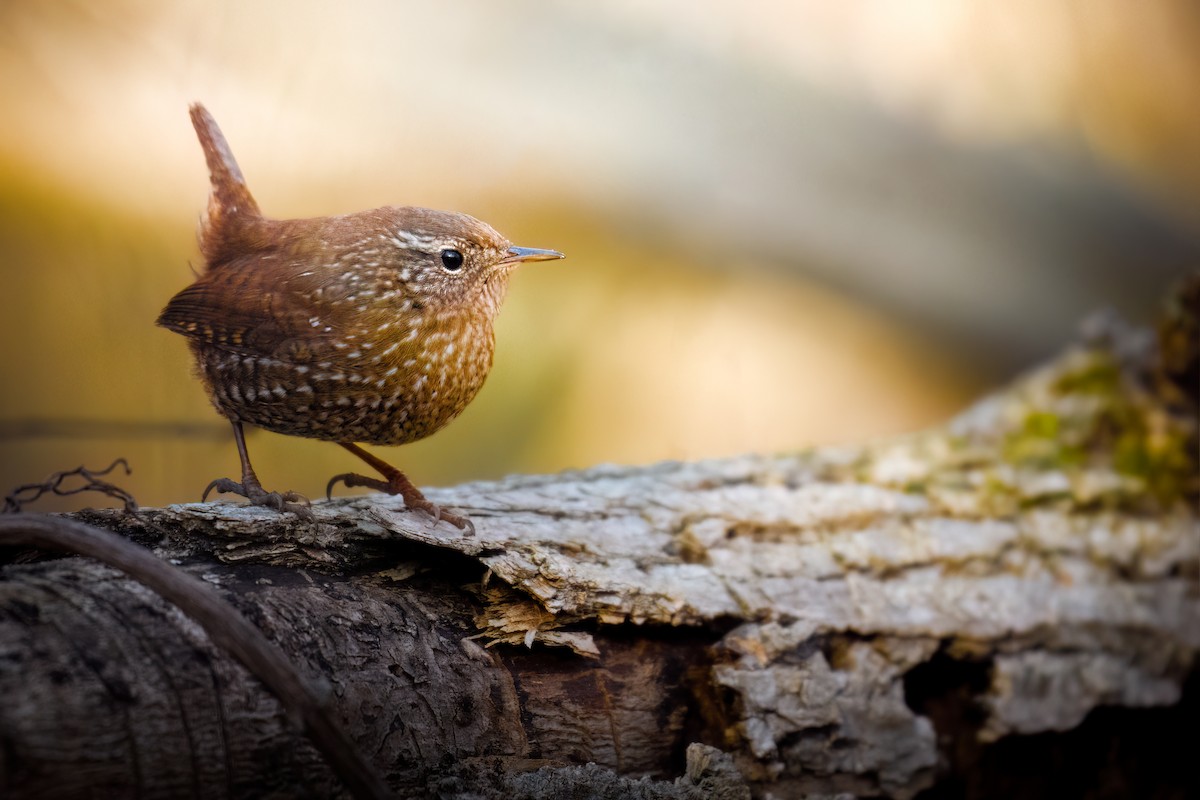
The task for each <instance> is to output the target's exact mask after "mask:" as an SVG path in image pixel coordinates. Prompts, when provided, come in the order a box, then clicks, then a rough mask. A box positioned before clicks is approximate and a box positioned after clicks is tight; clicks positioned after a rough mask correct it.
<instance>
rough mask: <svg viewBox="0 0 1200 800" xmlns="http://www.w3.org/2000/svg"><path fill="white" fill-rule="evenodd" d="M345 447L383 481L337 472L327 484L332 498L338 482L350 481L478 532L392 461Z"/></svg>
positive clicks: (350, 485) (345, 444) (348, 483)
mask: <svg viewBox="0 0 1200 800" xmlns="http://www.w3.org/2000/svg"><path fill="white" fill-rule="evenodd" d="M338 444H340V445H341V446H342V447H344V448H346V449H347V450H349V451H350V452H351V453H354V455H356V456H358V457H359V458H361V459H362V460H363V461H365V462H367V463H368V464H370V465H371V468H372V469H375V470H377V471H378V472H379V474H380V475H382V476H383V480H380V479H378V478H368V477H366V476H365V475H358V474H355V473H353V472H347V473H344V474H342V475H334V476H333V477H332V478H330V479H329V485H328V486H326V487H325V496H326V497H327V498H329V497H331V496H332V494H333V486H334V484H336V483H337V482H338V481H341V482H342V483H344V484H346V487H347V488H351V489H352V488H354V487H356V486H365V487H367V488H369V489H378V490H379V491H381V492H387V493H388V494H398V495H400V496H401V497H403V498H404V505H405V506H407V507H408V508H411V509H414V510H419V511H424V512H425V513H426V514H428V515H429V516H431V517H433V518H434V519H435V520H438V519H444V520H446V522H449V523H450V524H451V525H454V526H455V527H457V528H459V529H461V530H465V531H466V532H467V535H468V536H474V535H475V525H474V524H472V522H471V520H469V519H467V518H466V517H463V516H459V515H458V514H451V513H450V512H449V511H447V510H446V509H444V508H442V507H441V506H439V505H438V504H437V503H432V502H430V501H429V500H426V499H425V495H423V494H421V490H420V489H418V488H417V487H416V486H413V482H412V481H410V480H409V479H408V478H407V477H406V476H405V475H404V473H403V472H401V471H400V470H398V469H396V468H395V467H393V466H392V465H391V464H389V463H387V462H386V461H384V460H383V459H382V458H379V457H378V456H375V455H372V454H371V453H368V452H367V451H366V450H363V449H362V448H361V447H359V446H358V445H356V444H351V443H349V442H338Z"/></svg>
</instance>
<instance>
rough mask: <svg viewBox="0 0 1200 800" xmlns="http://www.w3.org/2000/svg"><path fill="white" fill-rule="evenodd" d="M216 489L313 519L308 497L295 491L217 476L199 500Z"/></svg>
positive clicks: (251, 502) (257, 503) (205, 497)
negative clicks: (271, 490) (273, 488)
mask: <svg viewBox="0 0 1200 800" xmlns="http://www.w3.org/2000/svg"><path fill="white" fill-rule="evenodd" d="M214 489H215V490H216V491H217V492H218V493H222V494H223V493H228V494H237V495H241V496H242V497H244V498H246V499H247V500H249V501H250V504H251V505H255V506H265V507H266V508H273V509H275V510H276V511H280V512H290V513H292V514H295V515H296V516H297V517H299V518H300V519H313V513H312V510H311V509H310V508H309V505H310V503H309V502H308V498H307V497H305V496H304V495H302V494H297V493H296V492H283V493H280V492H268V491H266V490H265V489H263V487H262V484H260V483H259V482H258V481H257V480H255V479H248V478H243V479H242V482H241V483H238V482H236V481H234V480H233V479H232V478H217V479H216V480H215V481H213V482H212V483H210V484H209V485H208V486H207V487H206V488H205V489H204V494H203V495H201V496H200V502H201V503H203V502H204V501H205V500H207V499H208V493H209V492H211V491H213V490H214Z"/></svg>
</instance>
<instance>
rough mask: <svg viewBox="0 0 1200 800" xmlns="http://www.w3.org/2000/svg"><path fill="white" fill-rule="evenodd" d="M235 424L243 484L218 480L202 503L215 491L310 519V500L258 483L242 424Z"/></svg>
mask: <svg viewBox="0 0 1200 800" xmlns="http://www.w3.org/2000/svg"><path fill="white" fill-rule="evenodd" d="M230 422H231V423H232V424H233V440H234V441H235V442H237V449H238V458H240V459H241V460H242V482H241V483H237V482H235V481H233V480H232V479H230V478H217V479H216V480H215V481H213V482H212V483H210V484H209V485H208V487H207V488H205V490H204V494H203V495H202V496H201V497H200V502H202V503H203V502H204V501H205V500H207V499H208V493H209V492H211V491H212V490H213V489H216V490H217V491H218V492H231V493H233V494H240V495H241V496H242V497H244V498H246V499H247V500H249V501H250V503H251V504H252V505H256V506H267V507H268V508H274V509H276V510H278V511H290V512H292V513H293V514H295V515H296V516H297V517H302V518H305V519H310V518H311V517H312V512H311V511H309V509H308V499H307V498H305V497H304V496H303V495H300V494H297V493H296V492H284V493H282V494H280V493H279V492H268V491H266V490H265V489H263V487H262V484H261V483H259V482H258V476H257V475H255V474H254V467H252V466H250V456H249V454H247V452H246V436H245V434H244V433H243V432H242V423H240V422H238V421H237V420H230Z"/></svg>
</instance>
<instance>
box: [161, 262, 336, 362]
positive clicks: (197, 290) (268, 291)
mask: <svg viewBox="0 0 1200 800" xmlns="http://www.w3.org/2000/svg"><path fill="white" fill-rule="evenodd" d="M256 273H257V274H256ZM261 275H262V273H261V271H257V270H255V269H254V268H253V267H252V266H251V267H248V268H241V269H228V270H222V271H221V272H219V273H218V272H210V273H206V274H205V275H204V276H202V277H201V278H200V279H199V280H198V281H196V283H194V284H192V285H191V286H189V287H187V288H186V289H184V290H183V291H181V292H180V293H179V294H177V295H175V296H174V297H173V298H171V301H170V302H169V303H167V307H166V308H165V309H163V312H162V314H161V315H159V318H158V324H159V325H161V326H162V327H164V328H167V329H169V330H172V331H175V332H176V333H181V334H183V335H184V336H186V337H188V338H189V339H191V340H193V341H196V342H201V343H204V344H207V345H210V346H213V347H219V348H221V349H223V350H229V351H230V352H236V353H242V354H246V355H256V356H263V357H267V358H278V359H281V360H284V361H289V362H293V363H305V362H308V361H313V360H317V359H319V358H321V357H322V355H323V354H326V353H331V352H333V350H334V346H335V342H336V341H337V339H338V336H339V332H338V331H337V330H336V329H335V328H334V327H333V326H332V325H330V324H328V322H327V321H326V320H324V319H322V316H321V311H322V310H323V308H322V306H324V304H318V305H314V304H313V302H312V299H311V296H310V295H309V294H308V293H307V292H306V291H305V287H304V286H303V285H302V284H301V285H297V284H296V282H294V281H287V280H284V281H281V282H278V283H276V284H275V285H268V286H266V287H264V286H263V285H262V278H261Z"/></svg>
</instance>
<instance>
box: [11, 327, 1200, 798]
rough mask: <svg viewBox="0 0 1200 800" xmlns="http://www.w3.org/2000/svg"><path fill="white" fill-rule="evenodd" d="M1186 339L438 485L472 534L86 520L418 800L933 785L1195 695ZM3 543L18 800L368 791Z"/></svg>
mask: <svg viewBox="0 0 1200 800" xmlns="http://www.w3.org/2000/svg"><path fill="white" fill-rule="evenodd" d="M1181 319H1182V320H1183V322H1181V323H1180V324H1183V325H1188V324H1194V320H1195V317H1194V316H1189V315H1187V314H1185V315H1184V316H1183V317H1181ZM1188 320H1191V322H1188ZM1191 330H1194V328H1192V329H1191ZM1177 339H1178V337H1176V339H1172V338H1171V337H1170V336H1166V337H1164V341H1165V342H1167V344H1168V347H1169V348H1174V349H1162V348H1160V347H1158V346H1155V345H1154V342H1153V340H1152V339H1151V338H1149V337H1148V336H1147V335H1146V334H1145V332H1142V331H1137V330H1132V329H1128V328H1124V327H1122V326H1119V325H1115V324H1112V323H1109V324H1106V325H1102V326H1099V327H1097V328H1096V330H1094V331H1093V332H1092V335H1091V336H1090V338H1089V340H1088V341H1087V342H1085V343H1084V344H1081V345H1078V346H1075V347H1072V348H1071V349H1070V350H1068V351H1067V352H1066V353H1064V354H1063V355H1062V356H1061V357H1059V358H1057V359H1056V360H1054V361H1053V362H1052V363H1050V364H1048V365H1046V366H1044V367H1042V368H1040V369H1038V370H1036V371H1034V372H1032V373H1031V374H1029V375H1027V376H1024V377H1022V378H1021V379H1019V380H1017V381H1016V382H1015V383H1013V384H1012V385H1011V386H1009V387H1007V388H1005V389H1004V390H1002V391H1000V392H998V393H997V394H995V395H993V396H991V397H988V398H985V399H984V400H982V401H980V402H979V403H978V404H977V405H975V406H974V407H972V408H971V409H969V410H968V411H966V412H965V413H964V414H962V415H961V416H959V417H957V418H956V419H954V420H952V421H950V422H949V423H947V424H946V425H944V426H942V427H939V428H937V429H933V430H930V431H926V432H922V433H919V434H916V435H911V436H905V437H900V438H897V439H894V440H890V441H884V442H878V443H871V444H867V445H862V446H856V447H842V448H825V449H817V450H810V451H806V452H803V453H799V454H791V455H783V456H777V457H766V456H755V457H744V458H735V459H723V460H716V461H708V462H700V463H689V464H679V463H670V464H660V465H657V466H652V467H645V468H623V467H597V468H594V469H590V470H585V471H582V472H575V473H564V474H560V475H552V476H536V477H530V476H521V477H513V478H509V479H506V480H503V481H498V482H493V483H477V484H468V485H463V486H458V487H454V488H448V489H441V490H436V491H434V490H431V491H430V492H429V496H430V499H432V500H434V501H435V502H438V503H444V504H446V505H449V506H451V507H453V508H455V509H461V510H463V511H465V512H466V513H467V514H469V515H470V517H471V519H472V520H473V521H474V522H475V526H476V531H477V535H475V536H473V537H471V536H464V535H463V533H462V532H461V531H459V530H458V529H456V528H454V527H452V526H449V525H446V524H439V525H433V524H431V520H430V518H429V517H427V516H425V515H423V514H414V513H409V512H407V511H405V510H403V507H402V504H401V503H399V502H398V501H397V500H396V499H394V498H385V497H379V496H365V497H358V498H351V499H342V500H335V501H333V502H329V503H321V504H317V505H315V506H314V507H313V512H314V516H313V519H312V520H300V519H297V518H296V517H294V516H292V515H289V514H285V515H280V514H277V513H275V512H273V511H270V510H266V509H261V508H247V507H242V506H239V505H236V504H232V503H225V502H216V503H206V504H185V505H176V506H169V507H166V508H161V509H140V510H137V511H115V510H113V511H87V512H81V513H79V514H76V515H74V518H75V519H76V520H79V521H82V522H86V523H87V524H89V525H92V526H95V527H99V528H102V529H105V530H108V531H112V532H115V533H117V534H120V535H121V536H123V537H126V538H128V539H129V540H132V541H133V542H136V543H139V544H141V545H143V546H145V547H147V548H150V549H151V550H152V551H153V552H154V553H155V554H156V555H157V556H158V557H159V558H160V559H163V560H164V561H166V562H169V563H170V564H172V565H175V566H176V567H178V569H180V570H182V571H184V572H186V573H189V574H190V575H193V576H197V577H199V578H201V579H202V580H203V581H204V582H206V583H207V584H208V585H210V586H211V587H213V588H215V589H216V590H217V591H218V592H219V593H220V595H221V596H222V597H224V598H225V599H226V600H227V601H228V602H229V603H230V604H232V605H233V606H234V607H236V608H237V609H238V610H239V611H240V613H241V614H242V615H244V616H245V617H246V618H247V619H248V620H250V621H251V622H252V623H253V624H254V626H256V627H257V628H258V629H259V630H261V631H262V632H263V633H264V634H265V635H266V636H267V638H269V639H270V640H271V642H273V643H274V645H276V646H277V647H278V648H279V649H280V650H282V652H283V653H285V654H286V655H287V657H288V658H289V659H290V660H291V661H292V662H293V664H294V665H295V666H296V667H297V668H298V669H299V671H300V672H301V673H303V674H304V675H307V676H309V678H310V679H311V680H312V681H313V682H315V683H319V684H321V685H323V686H325V687H326V688H327V692H328V695H327V700H328V706H329V708H330V709H331V711H332V713H333V716H334V718H335V719H336V721H337V723H338V724H340V725H341V726H342V729H343V730H344V731H345V732H347V733H348V734H349V737H350V739H351V740H352V741H353V743H354V745H355V746H356V747H357V748H358V750H359V751H360V753H361V754H362V755H363V756H365V758H366V759H367V760H368V761H369V762H370V763H372V764H373V765H374V767H375V769H376V770H377V771H378V772H379V774H380V775H381V776H382V777H383V779H384V781H385V782H386V783H387V785H388V786H389V787H390V790H391V791H392V792H394V793H395V794H396V795H397V796H436V797H448V798H449V797H456V798H467V797H487V798H491V797H506V798H507V797H555V796H563V795H564V794H569V793H572V792H574V793H577V794H578V795H579V796H588V797H646V798H651V797H654V798H668V797H670V798H674V797H681V798H682V797H687V798H697V797H730V798H732V797H749V796H751V793H753V794H755V795H757V796H764V797H765V796H776V797H784V796H803V795H805V794H829V793H836V792H848V793H852V794H864V795H872V796H878V795H885V796H892V797H902V798H903V797H911V796H913V795H914V794H916V793H917V792H919V791H920V790H922V789H924V788H926V787H929V786H931V785H933V784H934V783H935V782H937V781H939V780H945V779H947V776H953V775H955V774H956V773H961V771H962V770H963V769H969V768H971V767H972V766H978V764H980V763H981V759H982V758H983V755H981V754H986V753H987V752H989V751H988V748H989V747H996V745H993V743H997V742H1001V743H1002V741H1011V740H1013V739H1014V737H1030V736H1034V735H1037V734H1044V733H1046V732H1052V731H1067V730H1070V729H1073V728H1076V727H1077V726H1079V725H1080V724H1081V723H1082V722H1083V721H1084V720H1085V718H1087V717H1088V715H1089V714H1090V713H1091V712H1093V711H1094V710H1095V709H1098V708H1100V707H1114V706H1115V707H1128V708H1140V707H1150V706H1170V705H1172V704H1176V703H1178V702H1179V700H1180V698H1181V696H1182V692H1183V690H1184V686H1185V682H1186V681H1187V679H1188V676H1189V675H1191V674H1193V672H1194V670H1195V664H1196V655H1197V652H1198V651H1200V519H1198V517H1197V509H1196V497H1197V490H1198V488H1200V482H1198V480H1197V466H1196V456H1197V446H1196V436H1197V413H1196V400H1195V394H1194V392H1195V389H1196V387H1195V385H1194V383H1189V381H1190V380H1191V378H1190V377H1188V375H1189V373H1188V372H1187V370H1188V369H1193V368H1194V355H1195V352H1194V348H1195V343H1194V338H1193V337H1189V336H1184V337H1183V342H1184V343H1183V344H1182V345H1180V344H1179V343H1178V341H1177ZM1180 347H1183V348H1184V351H1185V352H1184V353H1183V355H1182V356H1180V354H1179V352H1178V348H1180ZM1188 348H1192V349H1191V350H1188ZM1181 364H1182V366H1180V365H1181ZM1181 376H1182V377H1181ZM5 552H6V553H7V557H6V558H4V559H3V560H5V561H7V565H6V566H4V567H3V568H2V571H0V696H2V697H4V698H5V701H4V703H3V704H0V795H3V796H4V797H13V798H24V797H51V796H53V797H74V796H80V797H82V796H96V795H97V794H100V795H104V796H126V795H130V796H132V795H135V794H136V795H138V796H145V797H155V796H163V797H178V796H187V795H191V796H196V797H251V796H253V797H293V796H297V795H308V796H317V797H324V796H339V795H340V794H345V792H346V791H347V790H346V789H345V787H344V785H343V784H342V783H341V782H340V781H339V779H338V778H337V777H336V776H335V773H334V771H333V770H332V768H331V767H330V765H329V763H327V761H326V760H325V758H324V757H323V756H322V754H321V753H320V752H319V751H318V750H317V749H315V748H314V747H313V745H312V744H310V742H309V741H308V740H307V739H306V738H305V736H304V735H303V733H302V732H301V730H300V729H299V728H298V727H297V726H296V725H293V724H292V723H291V721H290V720H289V719H288V716H287V714H286V713H285V712H284V710H283V706H281V704H280V702H279V701H278V700H277V698H276V697H275V696H274V695H272V694H271V692H270V691H268V690H267V689H266V688H264V686H263V684H262V683H261V682H260V681H259V680H258V679H257V678H256V677H255V675H254V674H253V673H252V672H251V671H248V670H247V669H246V668H245V667H244V666H243V665H242V664H241V663H240V662H239V661H237V660H236V659H235V658H234V657H233V656H232V655H230V653H229V652H228V651H227V650H226V649H224V648H223V647H222V646H220V645H219V644H216V643H215V642H214V639H213V637H212V636H210V635H209V634H207V633H206V632H205V631H204V629H203V628H202V627H201V626H200V625H198V624H197V623H196V622H195V621H194V620H193V619H192V618H190V617H189V616H188V615H187V614H186V613H184V612H183V611H181V610H180V609H179V608H178V607H176V606H174V605H173V604H171V603H169V602H167V601H166V600H164V599H163V598H162V597H161V596H160V595H159V594H157V593H156V592H154V591H152V590H150V589H148V588H147V587H146V586H145V585H143V583H142V582H140V581H139V580H138V578H137V576H136V575H133V574H127V573H125V572H121V571H119V570H117V569H114V568H113V567H110V566H107V565H105V564H102V563H97V562H95V561H92V560H89V559H86V558H80V557H69V558H49V557H47V556H46V555H45V554H41V553H32V552H30V551H29V550H28V549H18V548H11V547H10V548H9V549H8V550H6V551H5ZM677 776H678V777H677ZM958 779H959V780H962V776H961V774H959V778H958ZM985 789H986V787H985ZM977 796H987V792H986V790H983V791H981V793H977Z"/></svg>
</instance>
